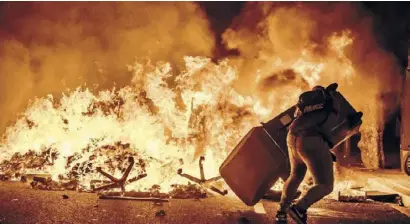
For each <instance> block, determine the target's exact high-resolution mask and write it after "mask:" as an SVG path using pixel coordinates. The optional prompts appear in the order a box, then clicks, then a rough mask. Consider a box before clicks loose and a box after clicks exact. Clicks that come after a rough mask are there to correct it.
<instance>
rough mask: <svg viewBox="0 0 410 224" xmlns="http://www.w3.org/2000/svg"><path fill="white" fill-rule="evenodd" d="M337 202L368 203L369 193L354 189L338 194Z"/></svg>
mask: <svg viewBox="0 0 410 224" xmlns="http://www.w3.org/2000/svg"><path fill="white" fill-rule="evenodd" d="M337 200H338V201H343V202H366V201H367V193H366V191H360V190H354V189H348V190H344V191H339V192H338V194H337Z"/></svg>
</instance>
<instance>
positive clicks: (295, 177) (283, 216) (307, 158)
mask: <svg viewBox="0 0 410 224" xmlns="http://www.w3.org/2000/svg"><path fill="white" fill-rule="evenodd" d="M313 91H320V92H323V93H325V92H326V89H325V88H323V87H322V86H315V87H314V88H313V89H312V91H310V92H311V93H313V94H317V92H313ZM306 93H308V92H306ZM304 94H305V93H303V94H302V95H304ZM302 95H301V97H300V98H299V104H300V103H301V101H303V99H301V98H302ZM305 95H306V94H305ZM319 105H320V104H319ZM301 108H302V109H301ZM306 108H307V107H305V109H303V107H298V109H297V110H296V112H295V113H296V114H295V115H296V118H295V120H294V121H293V122H292V123H291V124H290V126H289V132H288V135H287V146H288V151H289V161H290V166H291V172H290V177H289V178H288V179H287V180H286V182H285V185H284V188H283V191H282V197H281V201H280V209H279V210H278V212H277V215H276V223H280V224H284V223H287V213H289V215H290V216H291V217H292V219H294V220H295V222H296V223H298V224H304V223H306V221H307V215H306V211H307V209H308V208H309V207H310V206H311V205H312V204H314V203H315V202H317V201H319V200H321V199H322V198H324V197H325V196H327V195H328V194H330V193H331V192H332V191H333V182H334V176H333V158H332V154H331V152H330V149H331V147H332V146H331V145H329V143H328V141H327V140H326V137H325V136H324V135H323V131H322V130H321V124H322V123H323V122H324V121H326V119H327V116H328V111H327V110H326V109H318V110H314V109H312V110H310V109H308V110H306ZM310 108H315V107H310ZM316 108H320V107H316ZM303 111H305V113H303ZM306 111H308V112H306ZM308 170H309V172H310V173H311V175H312V177H313V180H314V185H313V186H312V187H311V188H310V189H309V190H308V191H307V192H305V194H303V195H302V196H301V197H300V199H299V200H298V201H297V202H296V203H294V204H291V203H292V200H293V199H294V198H295V196H296V192H297V190H298V188H299V185H300V184H301V183H302V181H303V179H304V177H305V175H306V171H308Z"/></svg>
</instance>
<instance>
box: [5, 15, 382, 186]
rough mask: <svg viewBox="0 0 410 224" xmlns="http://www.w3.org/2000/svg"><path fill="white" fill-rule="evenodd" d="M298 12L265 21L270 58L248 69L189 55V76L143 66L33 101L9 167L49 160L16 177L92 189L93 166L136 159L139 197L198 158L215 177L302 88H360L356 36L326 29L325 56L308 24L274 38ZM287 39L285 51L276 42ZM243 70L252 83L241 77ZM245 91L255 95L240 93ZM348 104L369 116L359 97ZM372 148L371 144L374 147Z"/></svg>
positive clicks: (117, 169) (10, 134) (240, 62)
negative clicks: (114, 82) (38, 176)
mask: <svg viewBox="0 0 410 224" xmlns="http://www.w3.org/2000/svg"><path fill="white" fill-rule="evenodd" d="M299 10H301V9H292V8H288V9H287V8H284V9H281V10H277V11H275V12H272V13H271V14H268V16H267V19H266V20H264V23H263V24H264V25H265V26H267V33H268V34H267V35H266V39H265V40H264V43H265V44H267V43H271V44H272V43H273V44H274V45H275V46H274V47H271V48H272V49H268V50H267V51H269V50H271V52H258V56H257V57H258V58H259V61H258V62H255V63H254V64H252V66H249V64H248V65H247V64H246V60H247V58H246V57H245V59H244V58H239V59H238V58H226V59H223V60H220V61H218V62H213V61H212V60H210V59H209V58H207V57H191V56H185V57H183V61H184V69H176V68H175V67H173V66H172V65H171V63H167V62H156V63H154V62H151V61H150V60H145V59H144V60H143V59H141V60H140V59H138V60H136V61H135V63H134V64H132V65H128V69H129V71H130V72H131V73H132V76H131V77H129V79H130V80H131V81H130V82H129V83H130V84H129V85H127V86H126V87H123V88H112V89H106V90H95V89H93V88H90V87H86V86H84V85H82V86H80V87H78V88H76V89H75V90H69V91H66V92H65V93H64V94H63V96H62V97H61V99H56V96H53V95H51V94H50V95H47V96H46V97H40V98H35V99H34V100H33V101H32V102H31V103H30V104H29V106H28V108H27V109H26V110H25V112H24V113H23V114H22V115H21V116H20V118H19V119H18V120H17V121H16V122H15V123H14V124H13V125H11V126H9V127H8V128H7V131H6V133H5V134H4V137H3V140H2V144H1V146H0V147H1V148H0V159H5V160H8V159H10V158H12V157H13V155H14V156H15V154H16V153H19V154H20V155H23V154H26V153H34V154H43V155H44V154H46V157H47V158H48V161H47V162H46V163H44V164H43V165H42V166H40V167H33V166H31V165H30V164H28V163H27V164H22V165H21V167H20V172H22V173H25V172H32V171H34V170H36V171H38V170H42V171H45V172H48V173H51V174H52V177H53V179H55V180H58V179H61V178H63V179H64V178H69V179H70V178H75V179H78V180H80V182H81V184H83V185H84V186H88V185H89V182H90V181H91V180H92V179H102V177H101V176H100V174H98V173H97V172H96V170H95V169H96V167H102V168H103V169H106V170H107V171H110V172H112V173H113V174H114V175H116V176H121V172H122V169H123V168H124V164H125V165H126V159H125V158H126V157H127V156H128V155H132V156H134V157H135V158H137V159H141V161H143V162H141V164H139V165H140V166H138V168H137V169H134V170H133V171H132V173H131V175H135V174H137V173H139V172H146V173H147V175H148V176H147V177H146V178H144V180H143V181H139V182H136V183H134V184H132V185H129V186H128V189H135V190H140V189H147V188H150V187H151V186H152V185H154V184H157V185H160V186H161V190H162V191H169V190H170V187H171V184H175V183H186V180H185V179H183V178H182V177H180V176H178V175H177V170H178V169H179V168H183V169H184V172H186V173H191V174H195V173H199V169H198V167H197V164H198V162H197V160H198V159H199V157H200V156H205V158H206V160H205V162H204V168H205V174H206V175H207V176H217V175H218V168H219V165H220V164H221V163H222V161H223V160H224V159H225V158H226V156H227V155H228V153H229V152H230V151H231V150H232V149H233V148H234V147H235V145H236V144H237V142H238V141H239V140H240V139H241V138H242V137H243V135H244V134H245V133H246V132H247V131H249V129H250V128H251V127H253V126H256V125H258V124H259V123H260V122H261V121H267V120H269V119H270V118H272V117H273V116H275V115H277V114H278V113H280V112H282V111H283V110H284V109H287V108H288V107H290V106H291V105H293V104H294V103H295V102H296V99H297V96H298V95H299V94H300V93H301V92H302V91H303V90H307V89H309V88H310V87H312V86H314V85H317V84H322V85H327V84H329V83H332V82H338V83H339V84H340V86H341V91H342V92H343V90H349V89H353V87H352V85H353V84H355V85H356V86H358V83H359V82H360V81H361V80H360V79H359V78H358V77H359V76H360V74H359V71H357V68H356V66H355V65H354V64H353V63H352V60H350V59H349V57H347V56H346V53H345V50H346V49H347V48H349V47H351V46H352V44H353V43H354V41H355V38H354V35H353V34H352V32H353V31H352V30H350V29H348V28H344V29H340V30H338V31H335V32H330V33H329V34H328V35H327V36H326V38H325V40H324V41H323V43H321V44H322V45H323V47H324V48H325V49H326V52H325V53H323V52H322V53H321V54H320V55H318V54H317V52H316V51H318V47H317V44H316V45H315V44H314V43H311V42H309V41H308V40H309V38H310V37H309V34H311V33H312V32H314V31H313V29H312V26H313V25H312V24H311V23H306V24H302V23H301V22H300V21H296V20H294V19H293V20H291V21H290V23H291V24H296V23H300V24H302V25H301V26H296V27H295V28H294V29H295V30H289V29H291V28H290V27H283V25H281V26H282V28H283V29H288V30H285V31H286V32H284V33H282V34H286V35H288V34H289V32H290V33H292V32H293V31H297V33H295V34H294V35H297V34H298V35H300V37H298V38H299V39H294V40H293V41H295V42H297V43H298V45H297V46H292V45H293V44H294V43H293V42H286V41H289V40H285V38H286V35H285V37H282V36H280V34H281V33H278V32H275V31H277V30H278V29H277V28H278V26H279V25H280V23H281V21H283V20H281V19H286V18H288V17H289V16H292V15H293V14H295V13H299V12H300V11H299ZM305 21H308V20H305ZM310 22H312V21H310ZM245 33H246V32H245ZM135 35H138V33H136V34H135ZM243 35H245V34H243V32H242V30H240V29H239V30H237V31H234V30H227V31H226V32H225V34H224V38H225V41H226V42H227V45H232V47H235V46H237V45H239V46H246V45H247V44H249V43H245V44H243V45H241V43H240V42H238V43H237V42H235V41H238V39H241V37H242V36H243ZM246 35H250V34H249V33H246ZM244 39H245V40H243V41H248V40H247V39H246V38H244ZM258 41H259V40H258ZM281 42H283V46H281V45H276V43H281ZM301 42H302V43H301ZM140 44H141V45H144V43H143V42H142V43H140ZM258 44H260V43H258ZM266 46H267V45H266ZM263 47H264V46H263ZM285 47H289V48H288V49H285ZM273 48H275V49H273ZM246 50H248V51H251V50H250V49H245V51H246ZM127 52H128V51H127ZM174 56H175V55H174ZM250 60H251V59H250ZM261 61H262V62H263V63H261ZM124 66H126V65H125V64H124ZM258 66H259V67H258ZM250 67H251V68H252V69H250ZM255 67H256V69H254V68H255ZM179 71H182V72H179ZM176 73H178V74H176ZM244 73H248V74H246V76H248V77H249V76H252V79H246V78H244V76H242V75H241V74H244ZM272 74H273V75H272ZM246 80H252V81H251V82H248V83H247V82H246ZM238 83H239V84H238ZM244 83H246V84H244ZM244 85H246V86H249V87H250V88H251V89H253V90H255V91H253V92H251V93H249V92H247V93H244V91H239V90H238V89H241V87H240V86H242V89H243V86H244ZM360 85H361V84H360ZM238 86H239V87H238ZM255 86H256V87H257V89H255ZM367 86H368V87H371V89H369V91H373V92H371V93H369V94H366V96H371V97H373V98H368V99H367V101H366V103H367V104H366V105H376V104H375V102H376V99H375V97H374V96H375V95H376V94H375V92H377V91H378V90H377V87H375V86H377V85H376V84H374V83H370V84H368V85H367ZM237 87H238V88H237ZM343 93H344V95H347V97H348V99H352V98H354V97H353V96H354V95H353V94H350V95H349V93H345V92H343ZM362 99H363V98H362ZM352 103H353V105H354V106H355V107H357V108H358V109H360V110H363V107H361V104H359V100H358V99H357V98H355V99H353V100H352ZM363 111H364V112H365V116H369V115H366V112H367V111H371V110H363ZM370 116H372V117H373V114H372V115H370ZM374 116H376V115H374ZM365 119H366V118H365ZM368 120H372V119H368ZM372 121H373V122H371V123H370V124H368V126H370V127H375V126H377V122H378V120H377V119H376V118H375V119H373V120H372ZM365 122H366V120H365ZM372 141H373V140H371V141H370V144H368V145H367V147H371V146H369V145H371V144H373V145H374V144H375V143H374V141H373V142H372ZM142 163H143V164H142Z"/></svg>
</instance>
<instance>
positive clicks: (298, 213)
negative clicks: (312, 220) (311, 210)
mask: <svg viewBox="0 0 410 224" xmlns="http://www.w3.org/2000/svg"><path fill="white" fill-rule="evenodd" d="M289 215H290V217H291V218H292V219H293V220H295V222H296V223H297V224H306V223H307V214H306V210H304V209H301V208H298V207H297V206H296V205H294V204H293V205H291V206H290V207H289Z"/></svg>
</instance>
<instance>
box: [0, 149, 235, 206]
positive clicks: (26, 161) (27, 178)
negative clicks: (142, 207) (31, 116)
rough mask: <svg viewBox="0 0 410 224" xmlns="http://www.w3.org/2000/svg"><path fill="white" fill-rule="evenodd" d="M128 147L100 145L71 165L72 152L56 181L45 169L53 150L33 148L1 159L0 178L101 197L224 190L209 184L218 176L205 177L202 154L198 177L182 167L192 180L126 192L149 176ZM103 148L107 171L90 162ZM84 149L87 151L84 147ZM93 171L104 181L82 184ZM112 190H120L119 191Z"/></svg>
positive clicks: (53, 157)
mask: <svg viewBox="0 0 410 224" xmlns="http://www.w3.org/2000/svg"><path fill="white" fill-rule="evenodd" d="M127 149H129V144H122V143H119V142H118V143H116V144H115V145H113V146H108V145H107V146H103V147H101V148H100V149H97V150H94V151H93V153H94V154H93V155H91V156H89V158H88V160H86V161H83V162H82V163H79V162H77V163H75V164H72V163H74V162H76V161H77V160H78V159H80V158H81V157H82V156H81V155H80V154H75V155H73V156H71V157H69V158H68V159H67V164H66V168H69V167H71V169H68V172H67V173H66V174H65V175H59V176H58V180H53V179H52V176H51V175H50V174H48V173H47V172H46V168H47V166H51V165H53V163H54V161H55V160H56V158H57V156H58V153H56V151H54V150H52V149H47V150H43V151H42V152H41V153H36V152H34V151H29V152H27V153H25V154H20V153H15V154H14V155H13V156H12V157H11V158H10V159H9V160H3V161H2V162H1V163H0V180H3V181H6V180H19V181H21V182H24V183H29V184H30V186H31V187H32V188H33V189H38V190H51V191H64V190H71V191H79V192H92V193H99V194H100V198H101V199H116V198H125V199H141V200H143V199H152V200H161V199H162V200H167V198H179V199H188V198H206V197H208V196H209V194H208V193H209V191H213V192H217V193H219V194H221V195H225V194H226V193H227V191H226V190H225V191H224V190H219V189H218V188H216V187H214V186H211V185H209V184H212V183H213V182H215V181H217V180H219V179H220V177H215V178H211V179H209V180H206V179H205V177H204V171H203V164H202V162H203V161H204V160H205V158H204V157H201V158H200V160H199V167H200V171H201V177H200V178H196V177H194V176H191V175H189V174H185V173H182V169H179V170H178V171H177V174H179V175H180V176H183V177H185V178H187V179H189V180H191V181H192V182H193V183H191V182H188V184H173V185H171V190H170V191H169V192H167V193H164V192H163V191H161V186H159V185H155V184H154V185H153V186H152V187H151V188H149V189H146V191H135V190H132V191H126V190H125V186H126V185H128V184H131V183H133V182H137V181H140V180H141V179H143V178H144V177H146V176H147V175H148V174H147V173H146V169H145V167H146V164H145V161H144V160H143V159H141V158H139V159H138V160H137V161H135V158H138V155H137V153H135V152H131V151H130V150H127ZM102 150H103V151H104V155H106V156H107V157H106V158H107V159H106V160H104V161H103V164H104V169H105V170H106V171H104V169H102V168H101V167H96V166H95V164H94V163H93V162H94V161H96V159H97V155H99V156H101V154H102ZM83 151H84V152H86V151H87V149H84V150H83ZM133 169H136V170H138V172H137V173H138V174H137V175H136V176H134V177H130V176H129V175H130V173H131V171H132V170H133ZM116 170H117V171H120V172H121V173H122V177H121V178H116V177H114V176H113V175H111V174H109V173H108V172H110V173H111V172H112V173H114V172H115V171H116ZM27 171H28V172H27ZM96 173H98V174H100V175H102V176H104V177H105V180H104V179H102V178H100V179H92V180H90V181H89V185H88V186H87V185H85V184H83V183H82V181H81V178H82V177H84V176H87V175H91V174H96ZM115 189H120V191H116V190H115Z"/></svg>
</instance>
